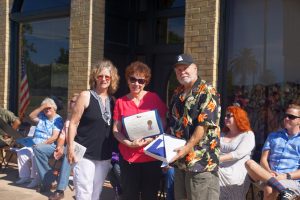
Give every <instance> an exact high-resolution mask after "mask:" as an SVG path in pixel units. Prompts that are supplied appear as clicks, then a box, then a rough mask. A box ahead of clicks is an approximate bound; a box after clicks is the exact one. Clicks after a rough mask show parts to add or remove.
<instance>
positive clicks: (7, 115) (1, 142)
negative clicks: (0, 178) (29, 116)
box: [0, 108, 21, 167]
mask: <svg viewBox="0 0 300 200" xmlns="http://www.w3.org/2000/svg"><path fill="white" fill-rule="evenodd" d="M0 118H1V119H2V120H3V121H4V122H5V123H7V124H9V125H10V126H11V127H12V128H13V129H15V130H17V129H18V128H19V126H20V125H21V121H20V119H19V118H18V117H17V116H15V114H14V113H12V112H11V111H9V110H6V109H4V108H0ZM10 142H12V139H11V138H10V136H9V135H7V134H6V133H4V132H3V131H2V130H1V131H0V147H4V146H7V145H9V144H10ZM2 155H3V154H2V153H0V160H1V161H3V159H4V158H2ZM1 166H2V163H0V167H1Z"/></svg>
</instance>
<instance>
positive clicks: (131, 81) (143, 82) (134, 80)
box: [129, 77, 146, 85]
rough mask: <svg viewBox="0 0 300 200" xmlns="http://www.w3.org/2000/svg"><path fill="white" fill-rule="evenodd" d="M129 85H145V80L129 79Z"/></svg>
mask: <svg viewBox="0 0 300 200" xmlns="http://www.w3.org/2000/svg"><path fill="white" fill-rule="evenodd" d="M129 81H130V83H136V82H138V83H139V84H141V85H143V84H145V83H146V80H145V79H139V78H134V77H129Z"/></svg>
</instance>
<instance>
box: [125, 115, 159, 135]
mask: <svg viewBox="0 0 300 200" xmlns="http://www.w3.org/2000/svg"><path fill="white" fill-rule="evenodd" d="M122 124H123V127H124V129H125V132H126V134H127V136H128V138H129V139H130V140H135V139H140V138H147V137H152V136H155V135H159V134H162V133H163V127H162V122H161V119H160V117H159V115H158V112H157V110H151V111H147V112H143V113H139V114H135V115H131V116H127V117H124V118H123V119H122Z"/></svg>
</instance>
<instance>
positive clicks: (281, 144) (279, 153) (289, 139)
mask: <svg viewBox="0 0 300 200" xmlns="http://www.w3.org/2000/svg"><path fill="white" fill-rule="evenodd" d="M266 150H269V151H270V154H269V158H268V161H269V165H270V168H271V170H273V171H275V172H278V173H288V172H293V171H296V170H298V169H299V161H300V133H298V134H297V135H295V136H289V135H288V134H287V130H286V129H282V130H280V131H277V132H273V133H270V134H269V136H268V138H267V140H266V142H265V144H264V147H263V151H266Z"/></svg>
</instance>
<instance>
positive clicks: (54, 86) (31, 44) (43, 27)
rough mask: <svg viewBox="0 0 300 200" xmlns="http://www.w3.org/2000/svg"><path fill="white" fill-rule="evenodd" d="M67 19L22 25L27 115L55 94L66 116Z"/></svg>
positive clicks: (62, 112)
mask: <svg viewBox="0 0 300 200" xmlns="http://www.w3.org/2000/svg"><path fill="white" fill-rule="evenodd" d="M68 27H69V18H58V19H51V20H43V21H35V22H30V23H26V24H25V23H24V24H22V25H21V29H22V35H21V37H22V39H23V45H22V50H23V51H22V56H23V59H24V63H25V66H26V69H27V77H28V82H29V93H30V105H29V108H28V109H27V112H28V113H30V112H31V111H32V110H33V109H34V108H36V107H37V106H38V105H40V103H41V101H42V100H43V99H44V98H45V97H47V96H51V95H54V96H56V97H57V98H58V99H60V100H61V102H62V104H63V105H64V106H63V108H64V109H63V110H62V111H60V113H61V114H65V113H67V106H66V105H67V93H68V63H69V61H68V58H69V29H68Z"/></svg>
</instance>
